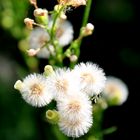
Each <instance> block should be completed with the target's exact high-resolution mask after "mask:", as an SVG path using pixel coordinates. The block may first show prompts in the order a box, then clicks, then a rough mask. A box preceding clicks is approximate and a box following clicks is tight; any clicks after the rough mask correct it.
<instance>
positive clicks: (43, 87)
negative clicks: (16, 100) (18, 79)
mask: <svg viewBox="0 0 140 140" xmlns="http://www.w3.org/2000/svg"><path fill="white" fill-rule="evenodd" d="M20 85H21V84H20ZM18 90H19V91H20V92H21V95H22V97H23V99H24V100H25V101H26V102H27V103H29V104H31V105H32V106H37V107H42V106H45V105H47V104H49V103H50V102H51V101H52V99H53V94H50V93H49V92H48V90H47V83H46V78H45V77H44V76H43V75H40V74H30V75H28V76H27V77H26V78H25V79H24V80H23V82H22V85H21V86H20V89H19V88H18Z"/></svg>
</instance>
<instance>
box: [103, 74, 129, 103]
mask: <svg viewBox="0 0 140 140" xmlns="http://www.w3.org/2000/svg"><path fill="white" fill-rule="evenodd" d="M103 97H104V98H105V99H106V100H107V102H108V103H109V105H121V104H123V103H124V102H125V101H126V100H127V98H128V87H127V85H126V84H125V83H124V82H123V81H122V80H121V79H119V78H117V77H114V76H108V77H107V81H106V84H105V88H104V90H103Z"/></svg>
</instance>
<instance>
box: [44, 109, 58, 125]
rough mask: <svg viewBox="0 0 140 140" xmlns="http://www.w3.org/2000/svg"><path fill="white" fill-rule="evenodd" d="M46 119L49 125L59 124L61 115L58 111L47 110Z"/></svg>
mask: <svg viewBox="0 0 140 140" xmlns="http://www.w3.org/2000/svg"><path fill="white" fill-rule="evenodd" d="M46 118H47V121H48V122H49V123H51V124H57V123H58V121H59V113H58V112H57V111H56V110H47V111H46Z"/></svg>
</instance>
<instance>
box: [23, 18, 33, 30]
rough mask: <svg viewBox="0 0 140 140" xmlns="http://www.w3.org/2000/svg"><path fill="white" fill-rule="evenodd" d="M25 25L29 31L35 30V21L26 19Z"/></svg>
mask: <svg viewBox="0 0 140 140" xmlns="http://www.w3.org/2000/svg"><path fill="white" fill-rule="evenodd" d="M24 23H25V24H26V27H27V28H28V29H33V24H34V20H33V19H30V18H25V19H24Z"/></svg>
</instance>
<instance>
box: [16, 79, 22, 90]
mask: <svg viewBox="0 0 140 140" xmlns="http://www.w3.org/2000/svg"><path fill="white" fill-rule="evenodd" d="M22 85H23V82H22V81H21V80H17V81H16V83H15V84H14V88H15V89H17V90H20V89H21V88H22Z"/></svg>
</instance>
